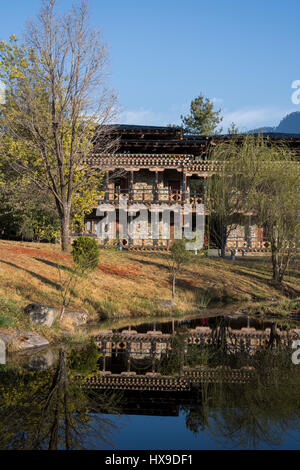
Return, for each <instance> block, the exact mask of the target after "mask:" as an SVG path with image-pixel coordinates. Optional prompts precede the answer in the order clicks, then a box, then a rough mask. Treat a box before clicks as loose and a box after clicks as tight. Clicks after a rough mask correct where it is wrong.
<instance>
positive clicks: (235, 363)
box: [0, 315, 300, 450]
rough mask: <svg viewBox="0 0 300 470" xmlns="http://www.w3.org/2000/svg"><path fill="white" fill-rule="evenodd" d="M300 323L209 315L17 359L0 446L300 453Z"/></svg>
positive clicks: (4, 386)
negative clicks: (299, 345) (299, 343)
mask: <svg viewBox="0 0 300 470" xmlns="http://www.w3.org/2000/svg"><path fill="white" fill-rule="evenodd" d="M299 328H300V324H299V325H298V324H297V323H296V322H293V323H289V322H284V323H282V324H275V323H274V322H273V320H272V319H270V320H267V321H264V322H262V321H260V320H256V319H250V318H247V317H245V316H234V315H233V316H230V315H228V316H217V317H213V316H208V317H206V318H204V317H203V316H202V317H199V318H192V319H186V320H173V321H169V322H159V321H157V322H152V323H144V324H140V325H138V326H135V325H127V326H126V327H125V328H116V329H111V330H106V331H102V332H100V331H99V332H98V333H97V335H96V336H95V340H96V341H95V340H93V341H90V342H89V343H87V344H85V345H80V346H78V347H70V348H61V349H48V350H44V351H39V352H37V353H36V354H34V355H31V356H28V357H24V356H23V357H14V358H12V359H11V360H10V362H8V363H7V364H5V365H2V366H0V376H1V377H0V449H105V450H108V449H118V450H125V449H131V450H132V449H136V450H139V449H143V450H144V449H149V450H152V449H157V450H164V449H169V450H172V449H174V450H195V449H300V364H299V365H297V364H295V363H293V361H292V354H293V352H294V350H293V349H292V344H293V342H294V341H295V340H297V338H300V329H299ZM299 358H300V354H299ZM294 362H295V361H294Z"/></svg>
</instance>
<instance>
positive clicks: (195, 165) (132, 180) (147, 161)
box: [86, 125, 300, 249]
mask: <svg viewBox="0 0 300 470" xmlns="http://www.w3.org/2000/svg"><path fill="white" fill-rule="evenodd" d="M110 133H111V137H112V138H117V139H118V149H117V151H116V152H115V153H113V154H103V153H98V152H97V145H95V149H94V152H93V154H92V155H90V156H89V157H88V159H87V160H86V162H87V164H88V165H89V166H90V167H93V168H98V169H99V170H101V171H104V172H105V177H104V182H103V187H102V191H101V195H100V196H99V203H101V202H102V203H104V202H105V203H109V204H111V205H113V206H114V207H115V208H116V211H117V214H118V210H119V200H120V196H121V197H122V198H123V199H124V198H125V199H126V200H127V202H128V205H130V204H135V203H142V204H144V205H146V206H147V207H148V208H149V210H150V211H151V207H152V206H153V204H168V205H170V206H172V205H173V204H181V205H183V204H190V205H191V206H192V207H196V205H197V204H201V203H204V192H205V183H206V179H207V178H208V177H209V176H210V175H211V174H213V173H214V172H216V171H217V170H218V167H219V165H220V163H218V162H216V161H209V160H208V155H209V152H210V150H211V149H212V147H214V146H215V145H216V144H217V143H218V142H220V141H228V140H229V139H231V138H232V137H233V136H232V135H214V136H205V135H201V136H190V135H184V134H183V131H182V129H181V128H177V127H156V126H135V125H116V126H112V127H111V131H110ZM234 137H235V138H236V139H241V137H237V136H234ZM268 137H270V139H272V140H275V141H284V142H285V143H286V144H287V145H288V146H290V147H291V148H292V149H293V151H294V152H295V153H296V154H298V155H300V135H291V134H276V133H270V134H268ZM99 220H100V218H99V217H97V216H96V211H93V213H92V214H90V216H89V217H87V219H86V232H87V233H89V234H91V235H96V232H97V223H99ZM171 223H172V222H171ZM117 225H118V215H117ZM207 235H209V234H207ZM153 244H154V245H155V248H156V249H157V248H167V247H168V245H169V242H168V241H166V240H159V241H155V242H153V241H152V240H144V241H143V240H142V241H141V240H139V241H136V242H135V241H130V243H129V246H130V247H134V246H139V247H140V248H141V247H144V248H146V247H152V246H153ZM232 247H234V248H238V249H241V248H248V249H250V248H251V249H264V248H265V246H264V239H263V231H262V229H261V228H259V227H257V226H256V224H255V218H253V217H251V216H249V217H247V218H246V220H245V225H244V226H238V227H237V228H236V230H234V231H233V232H232V233H231V234H230V237H229V240H228V248H232Z"/></svg>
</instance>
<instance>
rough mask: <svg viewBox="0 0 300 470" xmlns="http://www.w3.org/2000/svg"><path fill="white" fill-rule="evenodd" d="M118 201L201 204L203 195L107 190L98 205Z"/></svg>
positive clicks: (141, 190) (147, 203)
mask: <svg viewBox="0 0 300 470" xmlns="http://www.w3.org/2000/svg"><path fill="white" fill-rule="evenodd" d="M120 200H127V202H128V203H131V204H134V203H137V204H138V203H139V204H145V205H149V204H159V203H161V204H163V203H165V204H169V205H172V204H192V205H194V206H195V205H196V204H203V194H199V193H197V192H190V191H186V192H184V191H182V190H180V189H178V190H174V189H168V188H164V189H147V188H143V189H131V188H127V189H119V188H116V189H108V190H106V191H104V192H103V194H102V195H101V196H100V198H99V203H103V202H106V203H110V204H114V205H116V206H117V205H119V201H120Z"/></svg>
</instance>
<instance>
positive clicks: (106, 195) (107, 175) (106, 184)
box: [104, 170, 109, 202]
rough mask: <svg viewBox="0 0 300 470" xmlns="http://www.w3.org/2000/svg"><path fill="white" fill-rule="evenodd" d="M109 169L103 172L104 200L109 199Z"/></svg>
mask: <svg viewBox="0 0 300 470" xmlns="http://www.w3.org/2000/svg"><path fill="white" fill-rule="evenodd" d="M108 185H109V171H108V170H107V172H106V173H105V197H104V200H105V202H107V201H109V186H108Z"/></svg>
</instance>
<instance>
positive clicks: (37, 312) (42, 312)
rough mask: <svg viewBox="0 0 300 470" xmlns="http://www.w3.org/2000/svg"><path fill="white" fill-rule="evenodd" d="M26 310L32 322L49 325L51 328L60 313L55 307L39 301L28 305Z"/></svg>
mask: <svg viewBox="0 0 300 470" xmlns="http://www.w3.org/2000/svg"><path fill="white" fill-rule="evenodd" d="M24 312H25V313H26V314H28V315H29V318H30V322H31V323H33V324H34V325H42V326H48V328H51V326H52V325H53V323H54V322H55V320H56V318H57V316H58V313H59V312H58V310H57V308H55V307H49V306H47V305H41V304H38V303H35V304H30V305H27V307H25V309H24Z"/></svg>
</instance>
